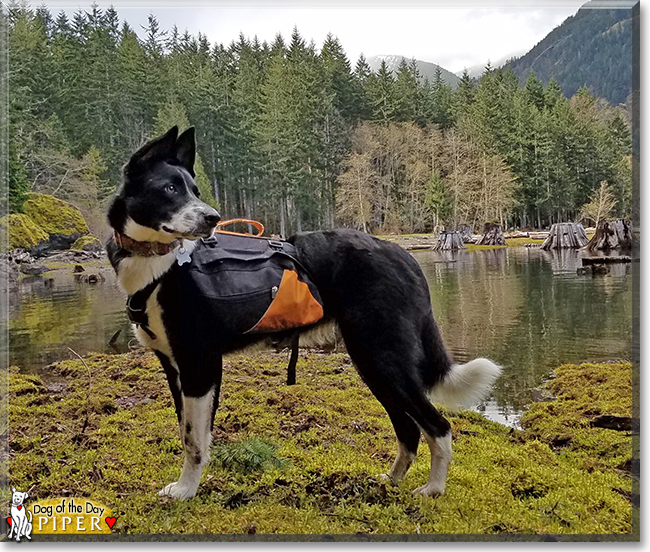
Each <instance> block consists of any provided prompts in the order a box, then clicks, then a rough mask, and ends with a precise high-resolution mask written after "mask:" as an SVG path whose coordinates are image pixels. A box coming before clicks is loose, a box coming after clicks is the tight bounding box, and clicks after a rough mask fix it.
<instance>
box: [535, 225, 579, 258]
mask: <svg viewBox="0 0 650 552" xmlns="http://www.w3.org/2000/svg"><path fill="white" fill-rule="evenodd" d="M588 241H589V238H588V237H587V234H586V232H585V229H584V226H582V224H580V223H574V222H558V223H557V224H554V225H553V226H551V231H550V232H549V234H548V238H546V239H545V240H544V243H543V244H542V249H544V250H545V251H548V250H549V249H577V248H579V247H582V246H583V245H586V244H587V242H588Z"/></svg>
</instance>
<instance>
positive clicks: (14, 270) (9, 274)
mask: <svg viewBox="0 0 650 552" xmlns="http://www.w3.org/2000/svg"><path fill="white" fill-rule="evenodd" d="M15 289H18V265H17V264H16V263H15V262H13V261H12V260H11V259H10V258H7V257H4V256H2V257H0V291H1V292H4V291H6V290H15Z"/></svg>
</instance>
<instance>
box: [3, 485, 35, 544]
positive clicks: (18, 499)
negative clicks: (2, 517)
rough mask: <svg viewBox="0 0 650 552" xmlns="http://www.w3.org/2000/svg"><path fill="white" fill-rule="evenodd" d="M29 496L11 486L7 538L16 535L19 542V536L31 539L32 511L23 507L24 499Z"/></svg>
mask: <svg viewBox="0 0 650 552" xmlns="http://www.w3.org/2000/svg"><path fill="white" fill-rule="evenodd" d="M28 497H29V494H28V493H21V492H20V491H17V490H16V488H15V487H11V530H10V531H9V536H8V537H7V538H9V539H11V538H13V537H16V542H20V537H27V538H28V539H29V540H32V537H31V536H30V535H31V534H32V513H31V512H28V511H27V508H25V500H27V498H28Z"/></svg>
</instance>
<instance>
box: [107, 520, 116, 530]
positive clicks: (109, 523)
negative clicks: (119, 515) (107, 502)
mask: <svg viewBox="0 0 650 552" xmlns="http://www.w3.org/2000/svg"><path fill="white" fill-rule="evenodd" d="M116 521H117V519H115V518H114V517H110V518H106V525H108V526H109V527H110V528H111V529H112V528H113V525H115V522H116Z"/></svg>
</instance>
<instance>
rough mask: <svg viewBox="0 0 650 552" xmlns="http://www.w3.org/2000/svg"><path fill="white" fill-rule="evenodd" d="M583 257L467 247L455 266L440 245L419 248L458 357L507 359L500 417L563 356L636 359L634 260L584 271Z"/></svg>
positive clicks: (526, 397)
mask: <svg viewBox="0 0 650 552" xmlns="http://www.w3.org/2000/svg"><path fill="white" fill-rule="evenodd" d="M582 255H583V254H582V252H579V251H575V250H565V251H560V252H546V251H541V250H539V249H535V248H530V249H529V248H523V247H522V248H504V249H498V250H487V251H472V252H468V251H460V252H457V253H456V254H455V257H454V261H455V262H454V263H453V264H450V263H449V262H448V260H449V258H447V257H443V256H441V255H439V254H438V253H436V252H425V253H419V254H417V259H418V260H419V261H420V262H421V264H422V268H423V270H424V271H425V274H426V275H427V279H428V281H429V286H430V290H431V296H432V302H433V308H434V313H435V315H436V319H437V320H438V322H439V324H440V326H441V329H442V333H443V336H444V338H445V342H446V343H447V346H448V347H449V349H450V350H451V351H452V354H453V356H454V358H455V360H457V361H463V362H464V361H466V360H469V359H471V358H474V357H476V356H488V357H490V358H492V359H493V360H494V361H496V362H498V363H499V364H501V365H502V366H503V367H504V373H503V375H502V377H501V378H500V379H499V380H498V382H497V385H496V387H495V389H494V394H493V398H494V400H495V401H496V404H497V405H498V408H499V409H500V410H499V412H500V415H508V416H510V417H511V415H512V412H511V411H512V409H514V410H515V411H518V410H520V409H521V408H522V407H523V405H525V404H526V403H528V402H530V399H531V390H532V389H533V388H534V387H537V386H539V385H540V384H541V383H542V382H543V381H544V379H545V378H546V377H548V375H549V374H550V372H551V370H552V369H553V368H555V367H556V366H558V365H560V364H562V363H568V362H582V361H598V360H608V359H619V358H622V359H629V358H630V355H631V339H632V331H631V322H632V285H631V278H630V265H629V264H627V265H626V264H612V265H610V273H609V274H607V275H591V274H586V275H578V274H576V270H577V268H578V267H579V266H581V259H582ZM484 406H485V405H484ZM486 408H487V410H488V411H489V410H490V409H492V410H494V404H493V403H490V404H488V406H487V407H486ZM490 417H495V416H490Z"/></svg>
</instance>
